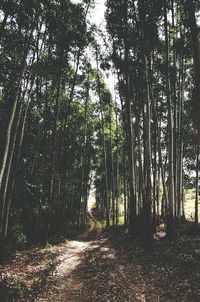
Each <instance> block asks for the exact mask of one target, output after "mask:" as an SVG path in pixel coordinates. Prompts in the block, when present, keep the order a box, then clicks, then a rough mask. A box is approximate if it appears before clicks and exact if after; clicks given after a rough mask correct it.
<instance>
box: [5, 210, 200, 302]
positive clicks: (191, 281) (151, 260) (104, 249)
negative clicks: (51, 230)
mask: <svg viewBox="0 0 200 302" xmlns="http://www.w3.org/2000/svg"><path fill="white" fill-rule="evenodd" d="M90 222H91V227H90V229H89V230H87V231H86V232H85V233H84V234H82V235H81V236H79V237H78V238H77V239H76V240H68V241H65V242H63V243H61V244H58V245H53V246H52V245H50V246H49V247H48V246H46V247H44V248H41V247H40V248H39V247H37V248H34V249H29V250H27V251H22V252H17V253H16V254H15V255H13V257H12V259H11V260H10V261H9V262H8V263H7V264H4V265H3V266H2V267H0V276H3V274H4V275H5V274H6V275H7V277H9V276H12V278H13V277H14V280H15V284H16V280H17V281H18V284H21V283H20V282H21V281H23V284H25V285H26V286H29V288H30V289H33V287H34V285H38V284H39V285H40V284H41V283H42V284H41V286H39V287H36V288H35V290H34V293H33V295H32V296H30V295H27V296H23V295H21V297H22V296H23V297H24V298H17V299H16V294H15V292H13V296H14V297H15V299H13V300H12V299H11V300H8V299H2V296H1V293H0V302H5V301H6V302H7V301H17V302H32V301H34V302H53V301H55V302H56V301H58V302H135V301H136V302H157V301H159V302H160V301H161V302H199V301H200V238H199V237H196V238H192V237H188V236H182V237H180V238H178V239H177V240H176V241H175V242H173V243H169V242H165V241H161V242H157V243H156V242H155V243H154V248H153V251H152V253H147V252H146V251H145V249H144V247H143V245H142V243H141V242H138V241H137V240H131V238H130V237H129V235H128V234H127V233H126V232H125V230H124V229H121V230H120V229H118V230H115V231H114V230H113V231H112V230H110V231H106V230H105V229H104V228H103V227H102V225H101V224H100V223H99V221H98V220H97V219H96V218H95V217H94V216H93V215H92V214H90ZM51 266H53V267H51ZM47 268H48V269H49V268H50V272H51V275H49V271H48V272H46V271H45V270H46V269H47ZM46 273H47V275H46ZM42 276H43V278H41V277H42ZM46 276H48V277H47V278H46ZM44 278H45V280H44ZM41 280H42V282H38V281H41ZM10 281H11V285H12V284H13V280H12V279H11V280H10ZM43 281H45V282H43ZM22 289H23V287H22ZM12 291H13V290H12ZM36 296H37V299H36V298H35V297H36ZM29 297H30V298H29Z"/></svg>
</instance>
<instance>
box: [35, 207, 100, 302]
mask: <svg viewBox="0 0 200 302" xmlns="http://www.w3.org/2000/svg"><path fill="white" fill-rule="evenodd" d="M88 215H89V220H90V228H89V229H88V230H86V231H85V233H84V234H82V235H80V236H79V237H78V238H77V240H70V241H67V242H66V243H64V244H63V249H62V253H61V255H60V257H59V263H60V264H59V265H58V266H57V267H56V269H55V271H54V273H53V275H52V277H51V278H50V280H49V282H48V284H47V286H46V290H45V291H44V292H43V293H42V294H41V295H40V296H39V297H38V299H37V302H43V301H48V302H51V301H60V302H75V301H77V302H79V301H81V302H82V301H83V302H84V301H86V300H85V298H84V297H83V296H82V293H81V288H82V287H83V283H84V282H85V280H82V279H81V278H79V277H78V276H76V275H75V274H74V273H75V270H76V269H77V268H78V267H79V266H80V265H81V263H82V262H83V261H84V258H85V253H86V252H89V251H93V250H94V249H95V248H96V247H97V246H98V241H99V240H100V238H101V237H102V231H103V229H102V227H101V224H100V222H99V221H98V220H97V219H96V218H95V217H94V215H93V214H92V213H89V214H88ZM90 302H91V301H90Z"/></svg>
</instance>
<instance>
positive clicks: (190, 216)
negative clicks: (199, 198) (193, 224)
mask: <svg viewBox="0 0 200 302" xmlns="http://www.w3.org/2000/svg"><path fill="white" fill-rule="evenodd" d="M184 206H185V216H186V219H187V220H190V221H193V220H194V212H195V190H194V189H190V190H187V191H185V202H184ZM199 221H200V205H199Z"/></svg>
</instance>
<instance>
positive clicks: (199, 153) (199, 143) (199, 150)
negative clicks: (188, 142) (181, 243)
mask: <svg viewBox="0 0 200 302" xmlns="http://www.w3.org/2000/svg"><path fill="white" fill-rule="evenodd" d="M199 132H200V131H199ZM199 132H198V136H197V159H196V196H195V224H196V225H198V223H199V166H200V165H199V162H200V159H199V156H200V133H199Z"/></svg>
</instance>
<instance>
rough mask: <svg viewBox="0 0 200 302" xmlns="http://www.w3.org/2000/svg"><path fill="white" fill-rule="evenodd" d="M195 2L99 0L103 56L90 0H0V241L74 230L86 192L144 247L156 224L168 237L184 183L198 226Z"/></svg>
mask: <svg viewBox="0 0 200 302" xmlns="http://www.w3.org/2000/svg"><path fill="white" fill-rule="evenodd" d="M158 2H159V3H158ZM196 2H197V1H191V0H185V1H180V0H162V1H150V0H140V1H139V0H138V1H133V0H128V1H127V0H115V1H110V0H107V1H106V7H107V10H106V22H107V38H108V39H109V41H108V42H107V43H108V45H109V47H108V48H106V50H107V51H106V53H105V51H103V50H102V47H101V46H102V45H101V43H102V42H101V40H100V38H98V34H99V31H98V30H97V29H96V28H95V26H94V25H93V24H90V21H89V17H88V16H89V14H90V11H92V9H93V4H94V3H93V2H92V1H90V0H83V1H75V2H74V1H70V0H59V1H54V0H51V1H45V0H42V1H37V0H32V1H28V2H27V1H20V0H19V1H13V0H9V1H8V0H4V1H1V3H0V69H1V74H0V86H1V90H0V92H1V94H0V97H1V99H0V129H1V131H0V214H1V215H0V240H1V243H0V244H1V246H3V247H4V246H5V245H6V244H10V243H11V244H16V243H18V244H22V243H24V242H26V241H27V240H28V241H33V240H44V239H47V238H48V237H49V236H50V235H52V234H54V233H58V232H62V233H64V234H66V233H67V232H68V230H71V229H72V228H74V227H80V226H83V225H85V224H86V223H87V204H88V199H89V195H90V191H91V187H94V188H95V197H96V204H97V208H98V210H99V212H100V213H101V215H102V216H103V217H105V218H106V224H107V226H109V225H110V224H112V225H116V226H117V225H118V224H119V221H120V215H122V214H123V216H124V224H125V225H126V226H128V227H129V230H130V232H131V233H132V234H135V235H139V236H141V237H143V238H144V239H145V241H146V242H148V243H151V241H152V238H153V234H154V231H155V228H156V226H157V225H159V224H160V222H161V220H162V221H164V223H165V224H166V230H167V236H168V237H170V238H171V237H173V236H174V233H175V228H176V224H177V223H179V222H180V221H181V219H182V218H185V213H184V190H185V189H187V188H189V187H190V188H195V190H196V198H195V204H194V208H195V217H194V220H195V223H196V224H198V199H199V152H200V114H199V112H200V110H199V108H200V105H199V104H200V102H199V95H200V51H199V27H198V24H197V15H198V12H199V9H200V7H199V4H198V3H196ZM106 70H109V71H110V72H112V74H113V75H112V77H113V79H114V82H115V83H114V87H113V88H114V93H113V92H112V93H111V92H110V91H109V89H108V87H107V85H106V80H105V73H106ZM191 171H192V173H191Z"/></svg>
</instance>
